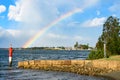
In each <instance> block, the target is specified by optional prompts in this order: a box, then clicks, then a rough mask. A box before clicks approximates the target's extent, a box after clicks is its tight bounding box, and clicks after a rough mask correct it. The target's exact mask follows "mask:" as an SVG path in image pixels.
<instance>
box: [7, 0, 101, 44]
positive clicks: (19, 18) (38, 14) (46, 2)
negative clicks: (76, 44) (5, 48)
mask: <svg viewBox="0 0 120 80" xmlns="http://www.w3.org/2000/svg"><path fill="white" fill-rule="evenodd" d="M98 1H99V0H90V1H89V2H88V0H82V1H81V0H71V1H69V0H16V2H15V5H10V6H9V13H8V19H9V20H14V21H16V22H19V23H22V24H21V25H19V26H20V27H19V31H18V30H8V29H7V30H6V31H7V33H9V34H10V35H12V36H13V37H15V36H18V37H19V39H20V40H21V41H20V40H18V38H17V39H15V38H14V40H18V41H20V42H21V46H22V44H23V43H25V41H27V39H30V37H31V36H34V34H36V33H37V31H40V29H42V28H43V27H44V26H46V25H48V24H49V23H51V22H53V21H54V20H55V19H57V18H59V17H60V16H61V15H64V14H65V13H67V12H69V11H72V10H74V9H76V8H79V9H82V10H83V11H84V10H85V9H86V8H89V7H93V6H94V5H96V4H97V3H98ZM71 18H72V17H71ZM67 19H68V18H67ZM63 22H64V21H63ZM61 23H62V21H61ZM76 24H78V23H76ZM71 25H72V24H71ZM73 25H74V23H73ZM45 35H47V34H45ZM71 39H72V41H75V40H80V39H82V38H81V37H78V36H77V37H75V36H73V37H70V36H65V35H59V33H58V34H52V33H51V34H49V35H48V36H47V38H46V39H44V40H43V41H41V42H40V41H39V40H37V41H35V42H40V43H45V42H49V41H50V40H51V41H52V42H53V43H54V41H55V42H57V41H60V42H62V41H65V42H64V44H68V42H67V41H70V40H71ZM33 44H35V46H39V44H36V43H33Z"/></svg>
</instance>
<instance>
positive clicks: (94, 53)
mask: <svg viewBox="0 0 120 80" xmlns="http://www.w3.org/2000/svg"><path fill="white" fill-rule="evenodd" d="M103 57H104V52H103V51H101V50H97V51H94V50H92V51H91V52H90V54H89V55H88V59H90V60H93V59H100V58H103Z"/></svg>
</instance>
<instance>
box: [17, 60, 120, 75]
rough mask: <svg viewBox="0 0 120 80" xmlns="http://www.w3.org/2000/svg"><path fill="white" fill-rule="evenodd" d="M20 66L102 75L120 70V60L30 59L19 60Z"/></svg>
mask: <svg viewBox="0 0 120 80" xmlns="http://www.w3.org/2000/svg"><path fill="white" fill-rule="evenodd" d="M18 67H19V68H24V69H38V70H52V71H63V72H64V71H65V72H73V73H77V74H82V75H102V74H106V73H110V72H114V71H120V61H106V60H30V61H21V62H18Z"/></svg>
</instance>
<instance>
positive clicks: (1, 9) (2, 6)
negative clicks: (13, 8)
mask: <svg viewBox="0 0 120 80" xmlns="http://www.w3.org/2000/svg"><path fill="white" fill-rule="evenodd" d="M5 10H6V7H5V6H4V5H0V13H2V12H4V11H5Z"/></svg>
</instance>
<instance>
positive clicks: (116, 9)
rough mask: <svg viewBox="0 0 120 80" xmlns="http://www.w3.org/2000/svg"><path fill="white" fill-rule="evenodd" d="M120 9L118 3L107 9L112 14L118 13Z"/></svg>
mask: <svg viewBox="0 0 120 80" xmlns="http://www.w3.org/2000/svg"><path fill="white" fill-rule="evenodd" d="M119 9H120V2H117V3H114V5H112V6H111V7H109V10H110V11H112V12H116V11H117V12H118V11H119Z"/></svg>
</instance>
